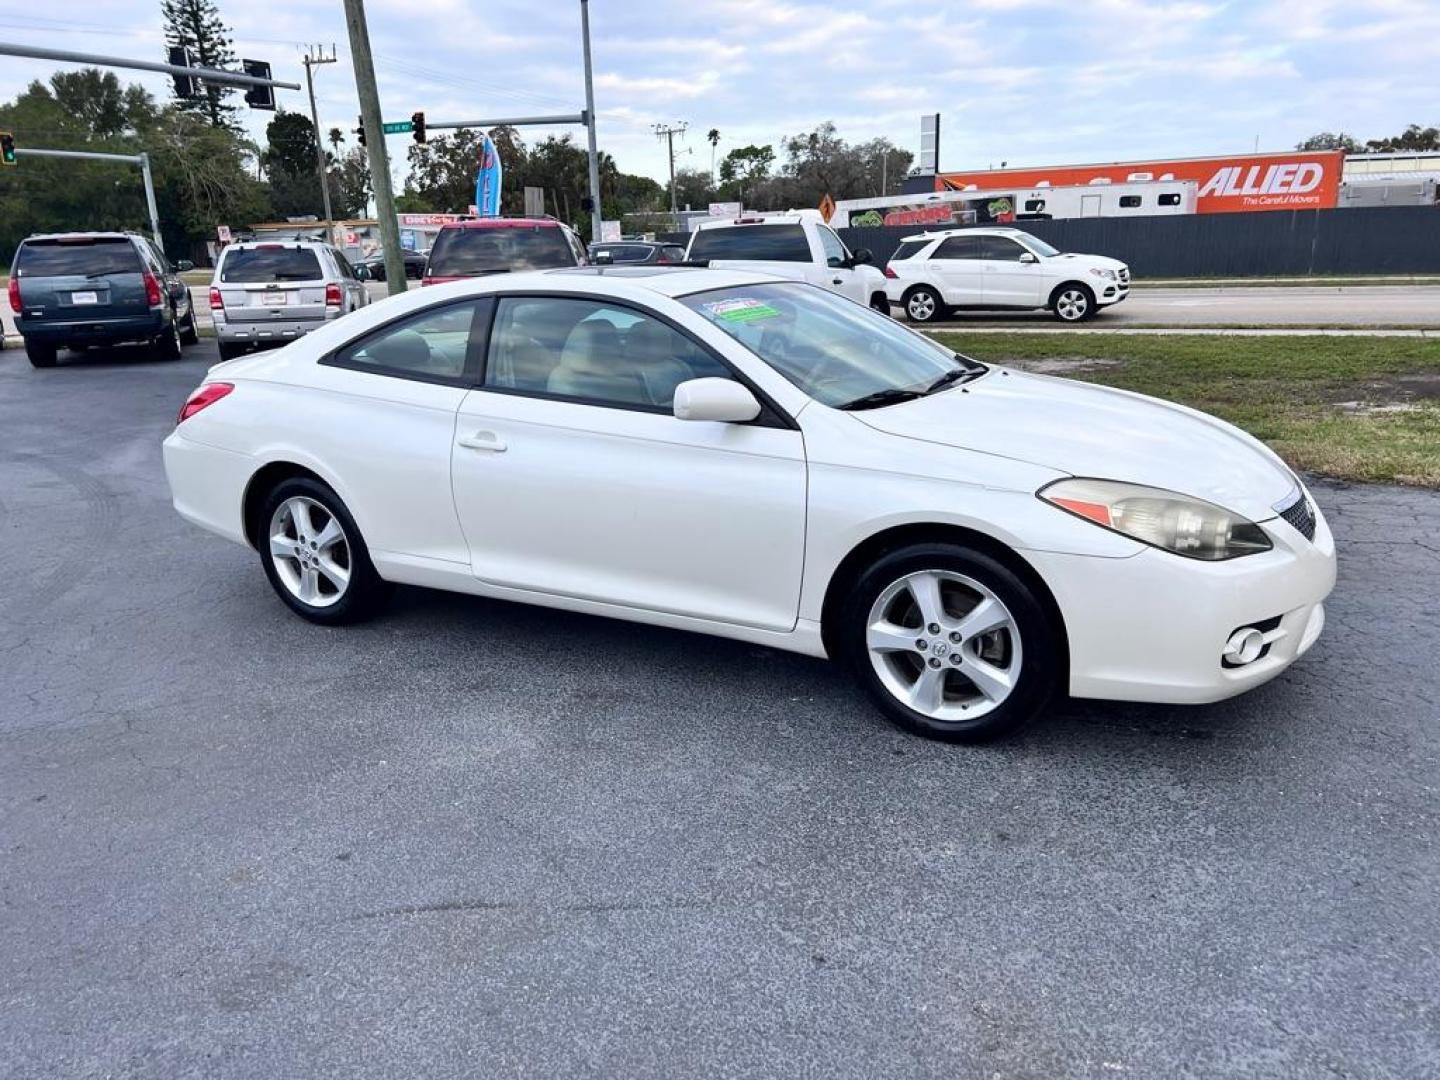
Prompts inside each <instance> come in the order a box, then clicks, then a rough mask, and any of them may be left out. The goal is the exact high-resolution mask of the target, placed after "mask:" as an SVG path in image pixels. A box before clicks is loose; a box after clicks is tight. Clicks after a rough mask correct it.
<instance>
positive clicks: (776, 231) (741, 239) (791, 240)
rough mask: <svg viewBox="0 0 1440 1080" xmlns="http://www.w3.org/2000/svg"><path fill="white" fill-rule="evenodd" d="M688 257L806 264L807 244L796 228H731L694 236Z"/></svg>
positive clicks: (808, 258)
mask: <svg viewBox="0 0 1440 1080" xmlns="http://www.w3.org/2000/svg"><path fill="white" fill-rule="evenodd" d="M690 257H691V258H692V259H754V260H756V261H760V262H809V261H810V241H809V240H807V239H806V238H805V230H804V229H803V228H802V227H801V226H799V225H731V226H728V227H724V228H718V229H701V230H700V231H699V232H697V233H696V234H695V239H694V240H692V241H691V242H690Z"/></svg>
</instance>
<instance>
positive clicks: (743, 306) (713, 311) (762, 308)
mask: <svg viewBox="0 0 1440 1080" xmlns="http://www.w3.org/2000/svg"><path fill="white" fill-rule="evenodd" d="M705 310H706V311H708V312H710V316H711V318H714V319H718V320H719V321H721V322H753V321H754V320H756V319H773V318H775V317H776V316H777V315H779V314H780V312H779V311H778V310H777V309H775V308H773V307H771V306H770V305H769V304H767V303H765V301H763V300H755V299H753V298H750V297H741V298H740V299H737V300H717V301H715V302H714V303H713V304H706V305H705Z"/></svg>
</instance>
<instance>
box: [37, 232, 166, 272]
mask: <svg viewBox="0 0 1440 1080" xmlns="http://www.w3.org/2000/svg"><path fill="white" fill-rule="evenodd" d="M143 269H144V267H142V266H141V265H140V254H139V252H137V251H136V250H135V245H134V244H133V243H131V242H130V241H129V240H127V239H125V238H123V237H105V238H99V239H94V240H90V239H86V240H27V241H25V243H23V244H22V245H21V246H20V252H19V254H17V255H16V257H15V274H16V276H17V277H68V276H72V275H74V276H79V277H89V276H96V275H101V274H138V273H139V272H140V271H141V270H143Z"/></svg>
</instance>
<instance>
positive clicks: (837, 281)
mask: <svg viewBox="0 0 1440 1080" xmlns="http://www.w3.org/2000/svg"><path fill="white" fill-rule="evenodd" d="M815 232H816V234H817V236H818V237H819V240H820V250H821V253H822V254H823V255H824V257H825V269H826V270H827V271H828V273H826V274H825V276H824V277H823V278H822V280H821V284H822V285H824V286H825V288H827V289H829V290H830V291H831V292H837V293H839V294H840V295H841V296H845V297H848V298H849V299H851V300H854V301H856V302H857V303H860V304H865V303H868V302H869V300H870V297H869V296H868V295H867V290H866V288H865V279H864V278H863V277H862V276H861V274H860V271H859V270H857V269H856V268H855V266H854V264H853V263H852V262H851V258H850V249H849V248H847V247H846V246H845V242H844V241H843V240H841V239H840V237H838V236H836V235H835V231H834V230H833V229H831V228H829V227H828V226H825V225H820V226H817V227H816V229H815Z"/></svg>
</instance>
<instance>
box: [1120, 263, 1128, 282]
mask: <svg viewBox="0 0 1440 1080" xmlns="http://www.w3.org/2000/svg"><path fill="white" fill-rule="evenodd" d="M1120 281H1121V282H1122V283H1123V284H1126V285H1128V284H1130V268H1129V267H1128V266H1122V267H1121V268H1120Z"/></svg>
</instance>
